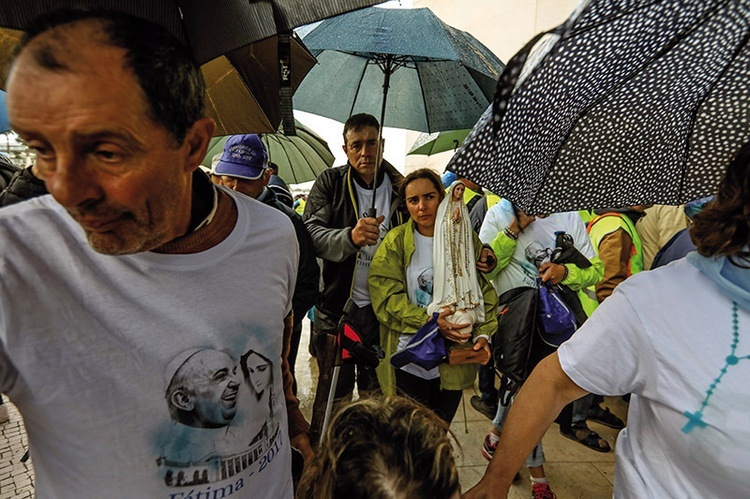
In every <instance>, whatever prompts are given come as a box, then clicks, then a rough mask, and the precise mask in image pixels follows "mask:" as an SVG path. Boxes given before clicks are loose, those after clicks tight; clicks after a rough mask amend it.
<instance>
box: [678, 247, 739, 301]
mask: <svg viewBox="0 0 750 499" xmlns="http://www.w3.org/2000/svg"><path fill="white" fill-rule="evenodd" d="M687 260H688V262H690V264H691V265H693V267H695V268H697V269H698V270H700V271H701V272H702V273H703V274H705V275H706V277H708V278H709V279H711V280H712V281H713V282H714V283H715V284H716V285H717V286H718V287H719V290H720V291H721V292H722V293H723V294H724V295H726V296H727V297H728V298H729V299H730V300H732V301H734V302H735V303H737V305H738V306H739V307H740V308H742V309H743V310H746V311H749V312H750V269H743V268H741V267H738V266H737V265H735V264H733V263H732V262H730V261H729V259H728V258H727V257H725V256H720V257H714V258H707V257H705V256H701V255H699V254H698V253H697V252H695V251H692V252H690V253H688V255H687Z"/></svg>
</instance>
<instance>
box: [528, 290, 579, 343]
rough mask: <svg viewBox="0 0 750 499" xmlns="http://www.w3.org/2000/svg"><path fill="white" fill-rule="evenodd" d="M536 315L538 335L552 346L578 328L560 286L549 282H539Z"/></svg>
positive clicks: (562, 341)
mask: <svg viewBox="0 0 750 499" xmlns="http://www.w3.org/2000/svg"><path fill="white" fill-rule="evenodd" d="M537 316H538V318H539V333H540V336H541V337H542V340H543V341H544V342H545V343H546V344H548V345H550V346H552V347H559V346H560V345H562V344H563V343H564V342H565V341H567V340H569V339H570V337H571V336H573V333H575V332H576V329H578V323H577V322H576V317H575V314H574V313H573V311H572V310H571V309H570V307H569V306H568V304H567V303H565V300H564V299H563V298H562V295H561V293H560V288H559V287H558V286H556V285H554V284H551V283H549V282H543V283H539V302H538V304H537Z"/></svg>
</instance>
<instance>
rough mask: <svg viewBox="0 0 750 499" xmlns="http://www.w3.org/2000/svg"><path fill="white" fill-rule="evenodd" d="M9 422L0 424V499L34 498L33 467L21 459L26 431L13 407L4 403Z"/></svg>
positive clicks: (29, 462) (24, 448)
mask: <svg viewBox="0 0 750 499" xmlns="http://www.w3.org/2000/svg"><path fill="white" fill-rule="evenodd" d="M6 404H7V406H8V413H9V414H10V421H8V422H7V423H3V424H0V498H2V499H6V498H11V497H13V498H16V497H18V498H26V497H34V467H33V466H32V464H31V460H29V461H26V462H25V463H22V462H21V458H22V457H23V455H24V453H25V452H26V431H25V430H24V427H23V420H22V419H21V415H20V414H18V411H17V410H16V408H15V406H14V405H13V404H11V403H9V402H7V401H6Z"/></svg>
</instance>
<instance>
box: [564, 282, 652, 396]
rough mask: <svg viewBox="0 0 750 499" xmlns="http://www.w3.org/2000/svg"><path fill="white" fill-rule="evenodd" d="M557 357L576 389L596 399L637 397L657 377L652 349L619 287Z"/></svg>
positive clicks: (636, 314) (642, 327) (624, 293)
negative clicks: (598, 397) (591, 394)
mask: <svg viewBox="0 0 750 499" xmlns="http://www.w3.org/2000/svg"><path fill="white" fill-rule="evenodd" d="M629 289H630V290H631V291H636V290H637V288H633V287H629ZM557 355H558V357H559V359H560V365H561V366H562V369H563V371H565V374H567V375H568V377H570V379H571V380H573V382H574V383H575V384H576V385H578V386H580V387H581V388H583V389H584V390H586V391H588V392H591V393H596V394H598V395H624V394H626V393H641V392H642V390H643V388H644V387H645V386H646V384H647V382H648V381H649V380H654V379H656V375H657V373H656V364H657V363H656V358H655V355H654V348H653V345H652V344H651V341H650V340H649V338H648V335H647V334H646V331H645V330H644V326H643V324H642V322H641V321H640V319H639V317H638V313H637V312H636V310H635V309H634V307H633V306H632V304H631V302H630V300H629V299H628V297H627V293H626V292H623V291H622V290H621V289H620V287H619V286H618V288H616V289H615V292H614V293H613V294H612V295H611V296H610V297H609V298H607V299H606V300H605V301H604V302H603V303H602V304H601V305H599V307H598V308H597V309H596V310H595V311H594V313H593V314H592V315H591V317H590V318H589V319H588V320H587V321H586V322H585V323H584V325H583V326H581V328H580V329H579V330H578V331H576V333H575V334H574V335H573V337H572V338H571V339H570V340H568V341H567V342H565V343H563V344H562V345H561V346H560V348H559V349H558V350H557Z"/></svg>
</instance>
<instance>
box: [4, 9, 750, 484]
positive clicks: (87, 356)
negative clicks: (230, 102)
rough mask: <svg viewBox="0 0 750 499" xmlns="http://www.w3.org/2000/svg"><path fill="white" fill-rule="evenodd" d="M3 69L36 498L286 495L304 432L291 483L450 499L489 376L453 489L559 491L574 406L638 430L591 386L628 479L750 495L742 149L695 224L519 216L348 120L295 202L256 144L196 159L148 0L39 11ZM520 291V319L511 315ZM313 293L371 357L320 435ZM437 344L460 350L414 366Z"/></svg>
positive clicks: (162, 34)
mask: <svg viewBox="0 0 750 499" xmlns="http://www.w3.org/2000/svg"><path fill="white" fill-rule="evenodd" d="M7 89H8V101H7V102H8V112H9V116H10V119H11V122H12V125H13V128H14V130H15V131H16V132H17V133H18V134H19V136H20V137H21V138H22V139H23V140H24V141H26V142H27V143H28V145H29V147H31V148H32V149H33V150H35V151H36V159H35V162H34V165H33V166H31V167H29V168H25V169H19V168H16V167H14V166H13V165H12V164H9V163H5V162H4V160H3V163H2V164H1V165H0V173H2V175H0V179H1V180H2V184H0V187H1V188H2V193H0V204H1V205H3V206H4V205H13V206H8V207H7V208H3V209H2V211H0V275H2V286H0V318H2V320H1V321H0V392H1V393H3V394H6V395H8V396H9V397H10V398H11V399H12V400H13V402H14V404H15V405H16V406H17V407H18V408H19V410H20V411H21V413H22V414H23V416H24V421H25V425H26V429H27V432H28V435H29V444H30V448H31V453H32V457H33V459H34V470H35V475H36V478H35V487H36V494H37V495H38V496H39V497H72V496H77V497H99V496H107V497H120V496H122V497H125V496H131V495H133V494H134V493H135V494H137V495H139V496H143V497H159V496H164V497H166V496H169V497H189V496H190V495H191V494H192V495H193V496H195V497H201V494H203V495H204V496H206V497H210V496H211V495H210V493H213V496H220V497H229V496H237V497H274V498H276V497H293V495H294V493H295V492H294V490H295V484H296V480H295V479H296V478H299V477H297V476H293V473H292V466H291V461H292V454H293V451H297V452H298V454H299V456H301V459H302V460H303V461H304V463H305V473H304V474H303V475H302V478H301V481H300V482H299V484H298V486H297V493H298V494H299V496H300V497H344V496H352V497H451V498H454V497H458V496H459V495H460V492H461V487H460V484H459V480H458V473H457V470H456V461H455V455H454V453H455V452H456V449H455V441H454V440H452V439H451V437H450V431H449V425H450V423H451V421H452V420H453V418H454V416H455V414H456V411H457V408H458V406H459V403H460V401H461V397H462V396H463V393H464V392H463V391H464V390H465V389H466V388H470V387H472V386H474V383H475V382H476V381H477V374H478V373H479V389H480V392H481V396H477V397H476V398H473V399H472V405H474V406H475V407H476V408H477V409H478V410H480V412H481V413H482V414H484V415H486V416H487V417H489V418H490V419H491V420H492V426H491V427H489V428H488V429H489V432H488V434H487V435H486V437H485V439H484V443H483V447H482V449H476V451H477V452H479V451H480V450H481V452H482V454H483V455H484V456H485V457H486V458H487V459H488V460H490V464H489V465H488V468H487V472H486V474H485V476H484V478H483V479H482V480H481V481H480V482H479V484H477V485H476V486H475V487H474V488H472V489H471V490H470V491H468V492H467V493H466V494H465V497H502V496H503V495H504V494H506V493H507V491H508V489H509V487H510V485H511V484H512V482H513V481H514V479H517V472H518V470H519V468H520V467H521V465H522V464H524V463H525V464H526V466H527V467H528V468H529V473H530V476H531V481H532V484H531V488H532V493H533V495H534V497H535V498H538V499H550V498H554V497H555V494H554V492H552V487H551V485H550V484H549V483H548V481H547V478H546V475H545V471H544V466H543V465H544V452H543V449H542V445H541V437H542V435H543V434H544V433H545V431H546V430H547V429H548V428H549V427H550V425H551V424H552V423H553V421H554V420H555V419H556V418H557V419H558V422H559V424H560V431H561V433H562V434H563V435H564V436H566V437H568V438H570V439H572V440H574V441H575V442H577V443H580V444H582V445H585V446H586V447H588V448H590V449H593V450H595V451H599V452H608V451H610V446H609V444H608V442H607V441H606V440H604V439H603V438H601V437H600V436H599V435H598V434H597V433H596V432H594V431H592V430H591V429H590V428H589V427H588V425H587V421H592V420H593V421H597V422H600V423H602V424H605V425H608V426H611V427H613V428H618V429H619V428H623V427H624V426H625V423H624V422H623V421H622V420H620V419H619V418H618V417H617V416H615V415H614V414H612V413H611V412H610V411H609V409H608V408H605V407H602V406H601V403H602V400H603V399H602V396H603V395H616V396H625V397H629V404H630V407H629V413H628V418H627V427H625V429H624V430H623V431H622V432H621V433H620V436H619V438H618V443H617V448H616V457H617V461H616V463H617V465H616V480H615V495H616V496H618V497H675V496H680V497H707V496H721V497H730V496H740V495H742V494H743V493H744V491H745V490H746V486H747V485H748V483H747V482H748V480H747V477H746V473H745V472H744V471H745V470H746V459H744V458H743V456H744V455H745V454H746V452H747V448H748V445H750V441H749V439H748V437H747V434H748V432H747V430H748V426H747V425H748V423H747V421H746V418H744V417H743V415H744V410H745V408H746V406H747V398H748V397H747V395H748V390H747V388H746V386H745V384H744V383H743V381H742V380H743V379H745V378H746V375H747V370H748V369H750V363H748V362H745V361H747V360H748V359H749V358H750V355H748V351H747V350H746V349H745V343H744V342H743V330H744V329H745V328H744V326H743V324H744V323H747V322H748V320H749V319H750V295H748V289H750V274H749V273H748V265H747V260H748V258H750V251H749V250H748V242H750V228H749V227H750V221H749V220H748V215H747V213H748V204H749V203H750V190H749V189H750V187H748V186H749V185H750V184H749V183H748V182H747V178H748V176H750V146H746V147H744V148H743V149H742V150H741V151H740V152H739V154H738V155H737V157H736V159H735V160H734V161H733V162H732V164H731V165H729V166H728V170H727V175H726V178H725V179H724V180H723V182H722V184H721V186H720V187H719V190H718V192H717V195H716V197H715V199H713V200H710V201H709V200H699V201H696V203H692V204H690V205H689V206H688V213H689V217H687V218H685V217H683V216H679V213H678V216H677V217H672V218H671V219H670V220H672V221H671V222H670V221H668V218H667V215H666V213H667V212H669V213H671V214H672V215H674V213H675V211H674V210H668V209H666V208H664V209H663V212H664V213H665V215H660V213H662V207H650V206H626V207H613V208H608V209H603V210H595V211H594V212H587V213H584V212H582V213H578V212H575V213H553V214H549V213H534V214H531V213H524V212H523V211H522V210H520V209H519V208H518V207H516V206H514V205H513V204H512V203H510V202H509V201H508V200H505V199H501V198H500V197H498V196H495V195H492V194H490V193H485V192H484V191H483V190H482V188H481V187H480V186H478V185H477V184H475V183H473V182H471V180H470V179H465V178H460V177H459V178H451V179H449V180H448V181H447V182H444V181H441V178H440V177H439V176H438V174H437V173H435V172H434V171H432V170H429V169H417V170H415V171H413V172H411V173H409V174H408V175H406V176H405V177H404V176H402V174H401V173H399V172H398V171H397V170H396V168H394V167H393V166H392V165H391V164H390V163H388V162H387V161H385V160H380V158H381V154H382V147H383V143H382V140H380V141H379V140H378V138H379V127H380V124H379V123H378V121H377V119H376V118H374V117H373V116H371V115H368V114H355V115H353V116H351V117H350V118H349V119H348V120H347V121H346V123H345V125H344V129H343V150H344V152H345V154H346V157H347V164H345V165H343V166H338V167H334V168H330V169H328V170H326V171H325V172H323V173H322V174H321V175H320V176H319V177H318V179H317V180H316V181H315V183H314V185H313V187H312V189H311V191H310V193H309V195H308V196H306V197H304V198H298V199H294V198H293V197H292V196H291V194H290V193H289V190H288V187H286V186H285V185H284V184H283V181H281V180H280V179H279V178H278V175H277V174H278V171H274V165H273V163H271V162H270V161H269V158H268V153H267V151H266V149H265V146H264V145H263V143H262V141H261V140H260V138H259V137H258V136H257V135H254V134H245V135H237V136H232V137H230V138H229V139H228V140H227V141H226V144H225V146H224V150H223V153H222V154H221V156H220V157H219V158H218V160H217V161H216V163H215V164H214V167H213V168H212V169H211V170H210V172H208V175H207V174H206V172H204V171H203V170H201V169H200V168H199V165H200V163H201V161H202V160H203V159H204V156H205V154H206V150H207V148H208V142H209V139H210V138H211V137H212V135H213V133H214V130H215V124H214V122H213V120H211V119H210V118H207V117H206V116H205V113H204V103H203V98H204V89H203V82H202V77H201V74H200V69H199V68H198V66H197V65H196V64H195V63H194V61H193V60H192V58H191V56H190V54H189V51H188V50H187V48H186V47H185V46H184V45H183V44H182V43H180V42H179V41H178V40H176V39H175V38H173V37H172V36H171V35H169V34H168V33H167V32H166V31H165V30H164V29H163V28H161V27H159V26H157V25H154V24H152V23H149V22H147V21H144V20H142V19H139V18H135V17H131V16H127V15H124V14H117V13H112V12H98V11H78V10H66V11H59V12H55V13H52V14H48V15H46V16H44V17H43V18H41V19H40V20H39V21H38V22H37V23H35V24H34V25H33V26H31V27H30V28H29V29H28V31H27V33H26V34H25V35H24V38H23V40H22V42H21V44H20V47H19V49H18V55H17V56H16V58H15V60H14V61H13V63H12V65H11V69H10V73H9V77H8V83H7ZM45 194H51V196H48V195H45ZM21 201H23V202H21ZM696 206H698V208H696ZM650 210H652V211H650ZM680 210H681V208H680ZM644 215H645V216H644ZM644 220H649V222H650V223H651V225H650V226H649V227H648V228H645V227H644V228H641V229H640V230H639V224H642V223H643V221H644ZM674 220H676V222H675V221H674ZM652 222H653V223H652ZM660 222H663V223H660ZM688 225H692V229H691V231H692V232H691V233H692V244H694V246H695V248H696V249H697V252H692V253H689V254H688V256H687V257H686V258H681V257H683V256H684V255H685V254H686V252H687V251H688V250H689V249H690V247H688V248H687V249H685V250H683V248H685V243H684V242H680V243H676V242H674V241H678V240H679V241H684V239H685V237H686V236H685V234H686V232H685V229H686V228H687V226H688ZM675 234H677V235H675ZM678 238H681V239H678ZM662 247H664V249H665V251H663V252H658V250H659V249H660V248H662ZM647 248H649V249H648V252H647V251H646V249H647ZM678 248H679V249H680V251H677V249H678ZM647 253H648V254H647ZM677 258H681V259H680V260H679V261H678V262H676V263H673V264H671V265H666V264H667V263H668V261H669V260H670V259H677ZM652 262H656V263H653V265H654V266H655V267H656V266H659V267H661V266H664V268H660V269H659V270H648V269H649V268H650V267H651V265H652ZM519 290H520V291H521V292H523V293H525V296H527V297H531V298H530V299H531V300H533V302H534V303H535V304H536V305H535V306H534V307H532V308H531V309H530V310H532V312H530V313H528V314H526V316H525V317H523V318H522V320H521V321H519V322H518V324H515V325H511V326H508V325H507V323H504V322H502V321H501V320H500V322H499V319H502V316H503V314H504V313H505V312H507V311H508V310H509V307H513V306H515V305H514V304H513V303H514V302H513V301H512V299H511V298H510V297H511V295H512V296H513V297H517V296H519ZM542 290H545V293H543V292H542ZM546 292H549V293H552V294H555V296H558V300H561V301H562V302H563V304H564V307H563V308H564V309H567V310H568V312H569V313H570V317H571V322H572V326H570V327H569V328H568V329H566V330H565V331H564V332H562V333H560V334H562V335H563V338H562V339H559V337H557V336H554V335H555V334H558V333H559V332H558V331H552V329H551V328H552V326H550V325H549V324H550V323H548V322H546V320H547V319H550V318H551V319H555V317H540V316H538V314H537V313H536V310H537V309H540V308H541V305H542V301H543V300H544V299H546V298H545V296H548V295H546ZM560 297H562V298H560ZM311 310H313V311H314V312H313V314H312V318H314V321H313V330H312V336H313V341H314V344H315V351H316V352H317V354H318V356H319V357H324V356H328V357H331V356H332V357H337V354H338V355H339V356H340V352H330V351H326V349H330V348H336V349H338V348H339V347H338V346H337V345H338V343H337V342H336V341H333V342H330V341H325V340H326V339H329V338H330V337H331V336H334V337H336V336H338V335H339V334H340V333H341V328H342V324H344V323H346V324H347V325H348V326H349V327H351V328H353V330H355V331H356V332H357V334H358V341H361V343H362V345H363V347H365V348H367V349H369V350H371V351H375V352H378V353H379V354H380V356H381V357H382V359H381V360H380V362H379V363H377V367H375V366H373V365H371V364H370V363H364V362H357V361H356V357H355V358H354V359H348V360H344V361H343V362H341V363H340V365H338V367H337V369H339V370H338V377H337V384H336V389H335V390H334V391H333V392H332V397H333V398H334V399H335V401H336V405H337V410H336V413H335V415H334V416H333V417H332V418H330V420H329V419H327V420H326V422H327V427H326V428H325V429H324V430H325V431H324V432H323V435H322V438H321V440H320V441H319V442H311V441H310V438H309V432H310V427H309V425H308V423H307V421H306V420H305V418H304V416H303V415H302V413H301V412H300V410H299V404H298V400H297V398H296V387H295V381H294V369H295V359H296V357H297V351H298V348H299V343H300V334H301V330H302V320H303V318H304V317H305V316H310V311H311ZM511 329H514V331H515V332H518V331H527V334H526V335H525V336H523V335H522V336H515V338H516V339H514V341H518V343H514V344H513V345H514V348H517V349H519V351H518V352H516V353H517V354H518V355H516V357H517V358H518V359H519V360H517V365H516V366H515V368H516V371H513V372H514V373H515V372H518V373H522V374H520V375H518V376H517V377H516V378H512V377H510V376H509V373H510V369H509V368H508V366H507V365H506V362H507V360H508V359H507V358H504V357H503V356H502V355H498V351H501V350H503V349H504V348H507V347H508V345H507V342H508V341H510V340H509V338H510V336H511V334H510V330H511ZM553 336H554V337H555V338H558V339H557V340H554V339H551V338H552V337H553ZM415 338H425V339H426V340H425V341H423V342H416V341H415ZM519 338H520V339H519ZM428 340H429V344H430V345H439V346H440V347H442V348H443V350H444V353H443V354H442V355H443V357H444V358H443V357H441V358H439V359H438V361H437V362H433V361H434V359H432V360H431V361H430V363H427V362H426V361H427V359H426V357H424V358H423V357H421V355H422V354H421V353H419V352H423V351H424V352H425V354H424V355H425V356H426V355H427V353H426V352H427V347H426V345H428ZM407 350H410V351H411V352H412V357H411V360H410V361H409V362H406V363H399V364H396V363H395V362H392V358H393V357H394V356H396V355H397V354H399V353H402V352H405V351H407ZM520 350H522V351H520ZM413 352H417V353H413ZM433 353H434V352H432V351H431V352H430V354H431V355H432V354H433ZM422 360H425V362H422ZM493 362H497V363H498V365H497V366H496V367H497V370H498V371H500V373H501V374H502V377H501V378H500V379H501V382H500V387H499V388H498V387H497V381H498V379H497V377H496V369H495V367H493V365H492V363H493ZM323 367H324V366H322V365H321V369H323ZM326 368H327V367H326ZM504 371H505V372H504ZM355 387H356V390H357V394H358V400H357V401H356V402H353V403H351V400H352V398H353V393H354V390H355ZM4 410H6V408H5V407H4V404H3V403H2V400H0V420H2V419H3V418H4V419H7V413H3V412H2V411H4ZM316 453H317V459H316V457H315V456H316ZM217 491H220V492H217ZM219 493H220V494H221V495H217V494H219Z"/></svg>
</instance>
